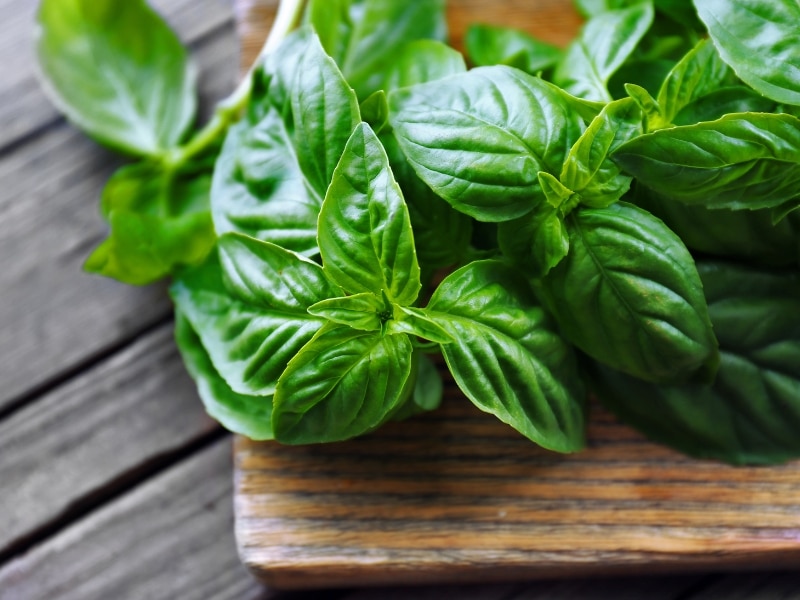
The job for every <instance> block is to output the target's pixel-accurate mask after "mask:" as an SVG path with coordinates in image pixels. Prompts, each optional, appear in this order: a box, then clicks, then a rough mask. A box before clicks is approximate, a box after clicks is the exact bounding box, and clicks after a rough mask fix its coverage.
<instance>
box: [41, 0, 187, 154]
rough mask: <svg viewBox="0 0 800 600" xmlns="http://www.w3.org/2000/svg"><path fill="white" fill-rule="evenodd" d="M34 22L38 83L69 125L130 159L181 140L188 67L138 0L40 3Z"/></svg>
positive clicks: (166, 30)
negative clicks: (39, 78)
mask: <svg viewBox="0 0 800 600" xmlns="http://www.w3.org/2000/svg"><path fill="white" fill-rule="evenodd" d="M38 25H39V28H38V31H37V54H38V59H39V66H40V68H41V72H42V74H43V75H44V78H43V83H44V84H45V89H46V90H47V91H48V92H49V95H50V96H51V98H52V99H53V102H54V103H55V104H56V105H57V106H58V107H59V109H61V111H62V112H64V113H65V114H66V115H67V118H68V119H69V120H70V121H72V122H73V123H75V124H76V125H77V126H78V127H80V128H81V129H83V130H84V131H86V133H87V134H89V135H90V136H91V137H93V138H94V139H95V140H97V141H98V142H100V143H102V144H105V145H107V146H110V147H111V148H114V149H117V150H120V151H122V152H126V153H129V154H134V155H140V156H157V155H160V154H163V153H164V152H165V151H167V150H169V149H170V148H173V147H174V146H176V145H177V144H179V143H180V141H181V140H182V139H183V137H184V135H185V134H186V132H187V131H188V129H189V127H190V126H191V125H192V122H193V121H194V117H195V112H196V108H197V99H196V96H195V80H196V73H195V69H194V68H193V67H192V65H191V64H190V63H189V60H188V57H187V53H186V50H185V49H184V48H183V46H182V45H181V43H180V41H179V40H178V38H177V36H176V35H175V34H174V33H173V32H172V30H171V29H170V28H169V26H168V25H167V24H166V23H165V22H164V21H163V20H162V19H161V17H159V16H158V15H157V14H156V13H155V12H154V11H153V10H152V9H150V8H149V7H148V6H147V4H146V3H145V2H144V1H143V0H126V1H125V2H119V1H118V0H43V2H42V3H41V5H40V8H39V14H38ZM143 32H147V39H146V40H145V39H144V38H143V37H142V33H143Z"/></svg>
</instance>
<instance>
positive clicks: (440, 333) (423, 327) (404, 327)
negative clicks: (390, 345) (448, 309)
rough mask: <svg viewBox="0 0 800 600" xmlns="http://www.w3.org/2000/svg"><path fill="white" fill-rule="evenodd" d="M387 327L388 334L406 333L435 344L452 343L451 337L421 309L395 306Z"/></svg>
mask: <svg viewBox="0 0 800 600" xmlns="http://www.w3.org/2000/svg"><path fill="white" fill-rule="evenodd" d="M387 325H388V329H387V331H388V332H389V333H407V334H408V335H412V336H417V337H421V338H423V339H425V340H428V341H431V342H434V343H436V344H449V343H451V342H452V341H453V336H451V335H450V334H449V333H447V331H446V330H444V329H443V328H442V327H441V325H439V324H438V323H437V322H436V321H435V319H433V318H431V316H430V315H428V313H427V311H426V310H424V309H421V308H411V307H408V306H396V305H395V307H394V318H393V319H392V320H391V321H389V322H388V323H387Z"/></svg>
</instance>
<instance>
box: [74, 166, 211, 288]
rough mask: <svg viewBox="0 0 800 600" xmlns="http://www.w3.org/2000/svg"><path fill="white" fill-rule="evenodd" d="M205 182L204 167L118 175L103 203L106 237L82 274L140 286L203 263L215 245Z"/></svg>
mask: <svg viewBox="0 0 800 600" xmlns="http://www.w3.org/2000/svg"><path fill="white" fill-rule="evenodd" d="M210 179H211V178H210V175H209V173H208V171H207V170H206V167H205V166H203V165H192V166H190V167H188V169H187V170H185V171H182V172H181V173H168V172H165V171H163V170H162V169H161V168H160V167H158V166H157V165H154V164H150V163H139V164H134V165H128V166H125V167H122V168H121V169H119V170H118V171H117V172H116V173H115V174H114V175H113V176H112V177H111V179H110V180H109V182H108V184H107V185H106V187H105V189H104V191H103V197H102V211H103V215H104V217H105V218H106V219H107V220H108V221H109V223H110V225H111V233H110V234H109V236H108V238H107V239H106V240H105V241H104V242H103V243H102V244H100V246H98V247H97V248H96V249H95V251H94V252H93V253H92V255H91V256H90V257H89V259H88V260H87V261H86V264H85V269H86V270H87V271H89V272H91V273H97V274H99V275H105V276H107V277H113V278H114V279H116V280H118V281H122V282H124V283H128V284H131V285H145V284H149V283H152V282H154V281H157V280H159V279H161V278H163V277H166V276H167V275H169V274H170V273H172V272H173V271H174V270H175V269H177V268H178V267H180V266H185V265H193V264H199V263H201V262H203V260H204V259H205V257H206V256H207V255H208V253H209V252H211V249H212V248H213V247H214V243H215V242H216V235H215V233H214V226H213V224H212V222H211V213H210V212H209V207H208V204H209V201H208V196H209V189H210V185H211V181H210Z"/></svg>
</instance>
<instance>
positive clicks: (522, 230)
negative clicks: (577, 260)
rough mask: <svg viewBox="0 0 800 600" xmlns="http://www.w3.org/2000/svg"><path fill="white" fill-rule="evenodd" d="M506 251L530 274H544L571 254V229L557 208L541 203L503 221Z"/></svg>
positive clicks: (501, 234)
mask: <svg viewBox="0 0 800 600" xmlns="http://www.w3.org/2000/svg"><path fill="white" fill-rule="evenodd" d="M498 241H499V243H500V249H501V250H502V251H503V254H505V255H506V256H508V257H509V258H511V260H513V261H514V262H515V263H516V264H517V265H519V267H520V268H523V269H525V271H526V272H527V273H528V274H529V275H530V276H531V277H542V276H544V275H546V274H547V273H548V272H549V271H550V269H552V268H553V267H555V266H556V265H557V264H558V263H560V262H561V261H562V260H563V259H564V257H566V256H567V253H569V232H568V231H567V226H566V224H565V223H564V219H563V217H562V216H561V214H560V213H559V211H558V210H556V209H555V208H553V207H551V206H542V207H540V208H538V209H537V210H535V211H534V212H533V213H531V214H529V215H524V216H522V217H520V218H519V219H514V220H513V221H506V222H505V223H500V226H499V228H498Z"/></svg>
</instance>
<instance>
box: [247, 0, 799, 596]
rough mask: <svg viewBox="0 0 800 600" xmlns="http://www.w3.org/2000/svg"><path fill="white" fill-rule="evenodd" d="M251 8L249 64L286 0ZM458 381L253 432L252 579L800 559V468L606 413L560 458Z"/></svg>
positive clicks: (409, 579)
mask: <svg viewBox="0 0 800 600" xmlns="http://www.w3.org/2000/svg"><path fill="white" fill-rule="evenodd" d="M398 1H400V0H398ZM409 1H412V0H409ZM235 4H236V7H237V19H238V23H239V27H240V34H241V38H242V42H243V64H244V65H249V64H250V61H251V60H252V57H253V56H254V54H255V53H256V52H257V51H258V49H259V47H260V45H261V42H262V40H263V39H264V36H265V35H266V31H267V29H268V25H269V23H270V21H271V18H272V15H273V14H274V10H275V6H276V4H277V2H276V1H275V0H261V1H259V0H237V1H236V3H235ZM449 19H450V25H451V39H452V40H453V41H454V43H456V44H458V43H459V41H460V40H461V39H462V37H463V32H464V30H465V28H466V25H467V24H468V23H472V22H484V23H496V24H509V25H513V26H515V27H520V28H526V29H528V30H529V31H531V32H532V33H534V34H535V35H537V36H539V37H540V38H542V39H546V40H548V41H551V42H553V43H556V44H561V45H563V44H565V43H566V42H568V41H569V40H570V39H571V38H572V36H573V35H574V33H575V31H576V30H577V28H578V26H579V24H580V20H579V18H578V16H577V15H576V14H575V13H574V11H573V10H572V8H571V5H570V3H569V2H567V0H537V1H534V0H507V1H502V2H500V1H494V2H492V1H489V0H484V1H478V0H451V1H450V9H449ZM446 386H447V387H446V393H445V396H446V400H445V403H444V406H443V408H442V409H441V410H440V411H437V412H435V413H433V414H429V415H425V416H422V417H419V418H416V419H414V420H412V421H407V422H404V423H393V424H390V425H388V426H386V427H384V428H383V429H382V430H381V431H379V432H378V433H375V434H373V435H370V436H367V437H364V438H361V439H357V440H353V441H349V442H345V443H339V444H329V445H324V446H308V447H286V446H280V445H277V444H274V443H256V442H251V441H249V440H246V439H243V438H238V439H237V440H236V443H235V469H236V470H235V478H236V483H235V508H236V535H237V539H238V545H239V552H240V555H241V557H242V559H243V560H244V562H245V563H246V564H247V566H248V567H249V568H250V569H251V570H252V571H253V573H254V574H255V575H256V576H257V577H259V578H260V579H262V580H263V581H265V582H267V583H269V584H271V585H274V586H276V587H281V588H312V587H333V586H348V587H352V586H354V585H372V584H418V583H432V582H486V581H500V580H511V579H515V580H519V579H531V578H539V577H559V576H564V577H566V576H577V575H587V574H618V573H629V572H637V573H641V572H665V571H681V572H687V571H690V570H708V569H739V568H746V569H757V568H762V567H767V568H778V567H800V463H793V464H790V465H785V466H781V467H770V468H764V467H760V468H734V467H728V466H724V465H721V464H718V463H714V462H709V461H697V460H693V459H688V458H685V457H683V456H681V455H679V454H677V453H676V452H673V451H670V450H668V449H666V448H663V447H660V446H657V445H655V444H652V443H649V442H647V441H646V440H645V439H644V438H643V437H642V436H640V435H639V434H638V433H636V432H634V431H632V430H631V429H629V428H627V427H625V426H623V425H620V424H619V423H617V422H616V421H615V420H614V419H613V417H611V416H610V415H608V414H607V413H605V412H602V411H601V410H599V409H597V410H595V411H594V412H593V416H592V419H591V423H590V427H589V449H588V450H587V451H585V452H583V453H580V454H577V455H570V456H563V455H557V454H553V453H550V452H547V451H544V450H541V449H539V448H537V447H536V446H534V445H533V444H532V443H530V442H529V441H527V440H525V439H524V438H522V437H521V436H520V435H519V434H517V433H516V432H515V431H513V430H512V429H510V428H509V427H507V426H505V425H503V424H502V423H500V422H499V421H498V420H496V419H495V418H494V417H492V416H489V415H485V414H483V413H481V412H480V411H478V410H477V409H476V408H474V407H473V406H472V405H471V404H470V403H469V401H467V400H466V399H465V398H464V397H463V396H462V395H461V393H460V392H459V391H458V389H457V388H456V387H455V385H454V384H452V382H448V383H447V384H446ZM798 435H800V432H798Z"/></svg>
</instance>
